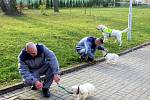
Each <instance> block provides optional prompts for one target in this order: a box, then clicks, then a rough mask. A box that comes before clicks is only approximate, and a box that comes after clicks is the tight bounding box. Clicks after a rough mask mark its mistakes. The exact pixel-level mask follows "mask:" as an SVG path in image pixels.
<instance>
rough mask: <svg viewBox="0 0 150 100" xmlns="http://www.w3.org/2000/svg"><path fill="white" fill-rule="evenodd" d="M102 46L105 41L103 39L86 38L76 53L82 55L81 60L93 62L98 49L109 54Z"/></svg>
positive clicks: (78, 46) (80, 42)
mask: <svg viewBox="0 0 150 100" xmlns="http://www.w3.org/2000/svg"><path fill="white" fill-rule="evenodd" d="M102 45H103V39H101V38H96V37H84V38H83V39H81V40H80V41H79V42H78V44H77V45H76V51H77V52H78V54H79V55H80V59H81V60H84V61H87V62H93V61H94V56H95V52H96V49H98V50H102V51H106V52H108V50H107V49H106V48H104V47H103V46H102Z"/></svg>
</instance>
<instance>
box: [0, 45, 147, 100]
mask: <svg viewBox="0 0 150 100" xmlns="http://www.w3.org/2000/svg"><path fill="white" fill-rule="evenodd" d="M86 82H90V83H92V84H94V85H95V87H96V93H95V95H94V96H93V97H89V98H88V99H87V100H150V46H147V47H145V48H141V49H138V50H136V51H134V52H131V53H128V54H126V55H123V56H121V57H120V59H119V62H118V64H117V65H108V64H106V63H105V62H102V63H99V64H97V65H94V66H90V67H88V68H84V69H82V70H80V71H77V72H72V73H69V74H67V75H64V76H62V83H63V85H65V86H67V87H68V88H69V87H70V86H72V85H76V84H83V83H86ZM51 93H52V96H51V98H49V99H45V98H43V97H42V94H41V92H40V91H32V90H30V89H29V88H23V89H19V90H16V91H13V92H11V93H7V94H4V95H0V100H20V99H15V98H17V97H20V98H26V99H28V100H73V96H72V95H69V94H67V93H66V92H64V91H63V90H61V89H60V88H58V87H57V86H56V84H53V86H52V88H51Z"/></svg>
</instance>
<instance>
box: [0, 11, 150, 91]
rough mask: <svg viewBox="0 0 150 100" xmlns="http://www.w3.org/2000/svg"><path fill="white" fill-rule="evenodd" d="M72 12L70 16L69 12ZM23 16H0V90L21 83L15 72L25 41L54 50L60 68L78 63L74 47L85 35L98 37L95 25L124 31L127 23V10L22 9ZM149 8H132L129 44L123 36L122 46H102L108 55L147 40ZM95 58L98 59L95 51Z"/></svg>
mask: <svg viewBox="0 0 150 100" xmlns="http://www.w3.org/2000/svg"><path fill="white" fill-rule="evenodd" d="M70 11H71V13H70ZM23 12H24V13H25V15H24V16H21V17H10V16H5V15H3V14H2V13H0V88H1V87H2V86H6V85H10V84H13V83H16V82H20V81H21V77H20V75H19V73H18V60H17V57H18V54H19V53H20V51H21V49H22V48H23V47H24V46H25V44H26V42H29V41H33V42H35V43H43V44H45V45H46V46H47V47H48V48H49V49H51V50H53V51H54V52H55V54H56V56H57V58H58V60H59V62H60V65H61V68H64V67H69V66H70V65H72V64H75V63H78V62H80V60H79V58H78V55H77V54H76V52H75V45H76V44H77V42H78V41H79V40H80V39H81V38H83V37H85V36H95V37H101V36H102V35H101V32H99V31H98V30H96V26H97V25H98V24H105V25H106V26H108V27H110V28H114V29H119V30H123V29H125V28H127V24H128V8H99V9H98V8H97V9H96V8H95V9H92V12H91V15H90V9H87V14H86V15H85V14H84V10H81V9H62V10H60V14H53V11H52V10H47V13H48V16H43V15H41V14H40V11H39V10H25V11H23ZM149 22H150V9H138V8H134V9H133V32H132V41H130V42H129V41H127V34H123V44H122V47H118V44H117V43H116V42H115V41H114V39H110V40H109V41H107V42H106V43H105V47H107V48H108V50H109V51H110V52H115V53H119V52H121V51H123V50H126V49H128V48H130V47H134V46H136V45H139V44H142V43H144V42H148V41H150V24H149ZM96 57H101V53H100V52H97V55H96Z"/></svg>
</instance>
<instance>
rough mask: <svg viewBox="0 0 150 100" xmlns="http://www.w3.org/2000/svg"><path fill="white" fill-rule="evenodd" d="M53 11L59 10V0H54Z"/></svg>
mask: <svg viewBox="0 0 150 100" xmlns="http://www.w3.org/2000/svg"><path fill="white" fill-rule="evenodd" d="M53 3H54V12H59V8H58V5H59V0H54V2H53Z"/></svg>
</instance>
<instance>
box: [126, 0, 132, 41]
mask: <svg viewBox="0 0 150 100" xmlns="http://www.w3.org/2000/svg"><path fill="white" fill-rule="evenodd" d="M128 28H129V31H128V37H127V38H128V41H130V40H131V32H132V0H130V7H129V15H128Z"/></svg>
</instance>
